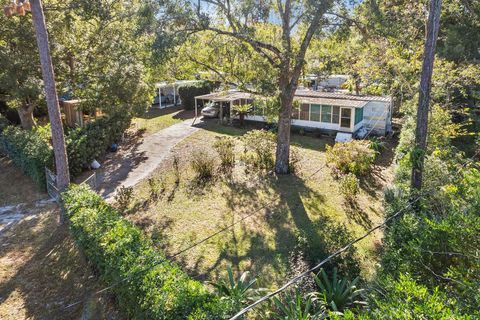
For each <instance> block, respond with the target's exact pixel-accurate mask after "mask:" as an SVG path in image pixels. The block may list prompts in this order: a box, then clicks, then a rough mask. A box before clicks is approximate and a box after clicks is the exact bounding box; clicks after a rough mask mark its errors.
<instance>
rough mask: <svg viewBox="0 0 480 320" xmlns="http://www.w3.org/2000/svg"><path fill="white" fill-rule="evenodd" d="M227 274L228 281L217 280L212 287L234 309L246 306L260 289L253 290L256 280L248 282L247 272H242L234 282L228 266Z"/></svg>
mask: <svg viewBox="0 0 480 320" xmlns="http://www.w3.org/2000/svg"><path fill="white" fill-rule="evenodd" d="M227 273H228V279H226V280H224V279H222V280H219V281H218V282H217V283H212V285H213V286H214V287H215V289H217V292H218V294H219V295H220V297H221V298H222V299H228V300H229V301H231V302H232V305H233V307H234V308H235V309H238V308H240V307H242V306H243V305H246V304H248V303H249V302H251V301H252V300H254V299H255V298H256V297H257V296H258V293H259V290H261V289H255V288H254V284H255V283H256V282H257V279H256V278H253V279H251V280H248V275H249V272H248V271H245V272H243V273H242V275H241V276H240V278H239V279H238V280H235V278H234V275H233V271H232V268H231V267H230V266H229V267H228V268H227Z"/></svg>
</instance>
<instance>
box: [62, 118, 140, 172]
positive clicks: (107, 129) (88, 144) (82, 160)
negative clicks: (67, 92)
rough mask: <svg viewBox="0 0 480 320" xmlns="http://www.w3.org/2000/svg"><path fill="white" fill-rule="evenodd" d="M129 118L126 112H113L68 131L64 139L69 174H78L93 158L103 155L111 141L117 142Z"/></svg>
mask: <svg viewBox="0 0 480 320" xmlns="http://www.w3.org/2000/svg"><path fill="white" fill-rule="evenodd" d="M130 120H131V117H130V116H129V115H128V114H125V115H123V114H114V115H110V116H107V117H104V118H100V119H97V120H95V121H94V122H91V123H89V124H87V125H86V126H85V127H82V128H75V129H71V130H70V131H68V133H67V135H66V139H65V140H66V144H67V154H68V164H69V167H70V174H72V175H73V176H76V175H78V174H80V173H81V172H82V170H83V168H84V167H85V166H87V165H88V164H90V163H91V162H92V161H93V159H95V158H98V157H99V156H101V155H103V154H104V153H105V152H106V150H107V148H108V147H109V146H110V145H111V144H112V143H115V142H119V140H120V139H121V137H122V135H123V133H124V132H125V130H127V128H128V127H129V126H130Z"/></svg>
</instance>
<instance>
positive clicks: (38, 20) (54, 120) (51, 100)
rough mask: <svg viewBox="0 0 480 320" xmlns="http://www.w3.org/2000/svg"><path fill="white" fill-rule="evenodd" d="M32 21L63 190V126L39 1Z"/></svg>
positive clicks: (67, 180) (65, 182) (65, 171)
mask: <svg viewBox="0 0 480 320" xmlns="http://www.w3.org/2000/svg"><path fill="white" fill-rule="evenodd" d="M31 6H32V20H33V25H34V26H35V33H36V38H37V46H38V52H39V55H40V64H41V66H42V75H43V83H44V86H45V97H46V100H47V107H48V117H49V119H50V125H51V128H52V144H53V153H54V155H55V169H56V173H57V188H58V189H59V190H60V191H63V190H65V189H66V188H67V187H68V185H69V183H70V173H69V171H68V157H67V148H66V147H65V137H64V134H63V124H62V119H61V116H60V106H59V104H58V96H57V89H56V88H55V74H54V72H53V65H52V58H51V56H50V48H49V43H48V34H47V27H46V24H45V16H44V14H43V8H42V2H41V0H32V1H31Z"/></svg>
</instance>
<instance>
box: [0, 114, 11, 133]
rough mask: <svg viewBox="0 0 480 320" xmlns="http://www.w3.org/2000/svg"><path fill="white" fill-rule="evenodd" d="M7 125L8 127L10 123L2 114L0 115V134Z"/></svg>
mask: <svg viewBox="0 0 480 320" xmlns="http://www.w3.org/2000/svg"><path fill="white" fill-rule="evenodd" d="M9 125H10V121H8V119H7V118H5V117H4V116H3V115H2V114H0V134H1V133H2V131H3V130H4V129H5V128H6V127H8V126H9Z"/></svg>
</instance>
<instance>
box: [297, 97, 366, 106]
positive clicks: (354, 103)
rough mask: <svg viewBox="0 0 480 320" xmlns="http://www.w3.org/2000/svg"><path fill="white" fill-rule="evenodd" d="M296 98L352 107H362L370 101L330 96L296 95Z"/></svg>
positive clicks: (307, 101)
mask: <svg viewBox="0 0 480 320" xmlns="http://www.w3.org/2000/svg"><path fill="white" fill-rule="evenodd" d="M295 99H296V100H298V101H300V102H301V103H309V104H322V105H329V106H339V107H352V108H362V107H363V106H365V105H366V104H367V103H368V101H359V100H347V99H328V98H318V97H299V96H295Z"/></svg>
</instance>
